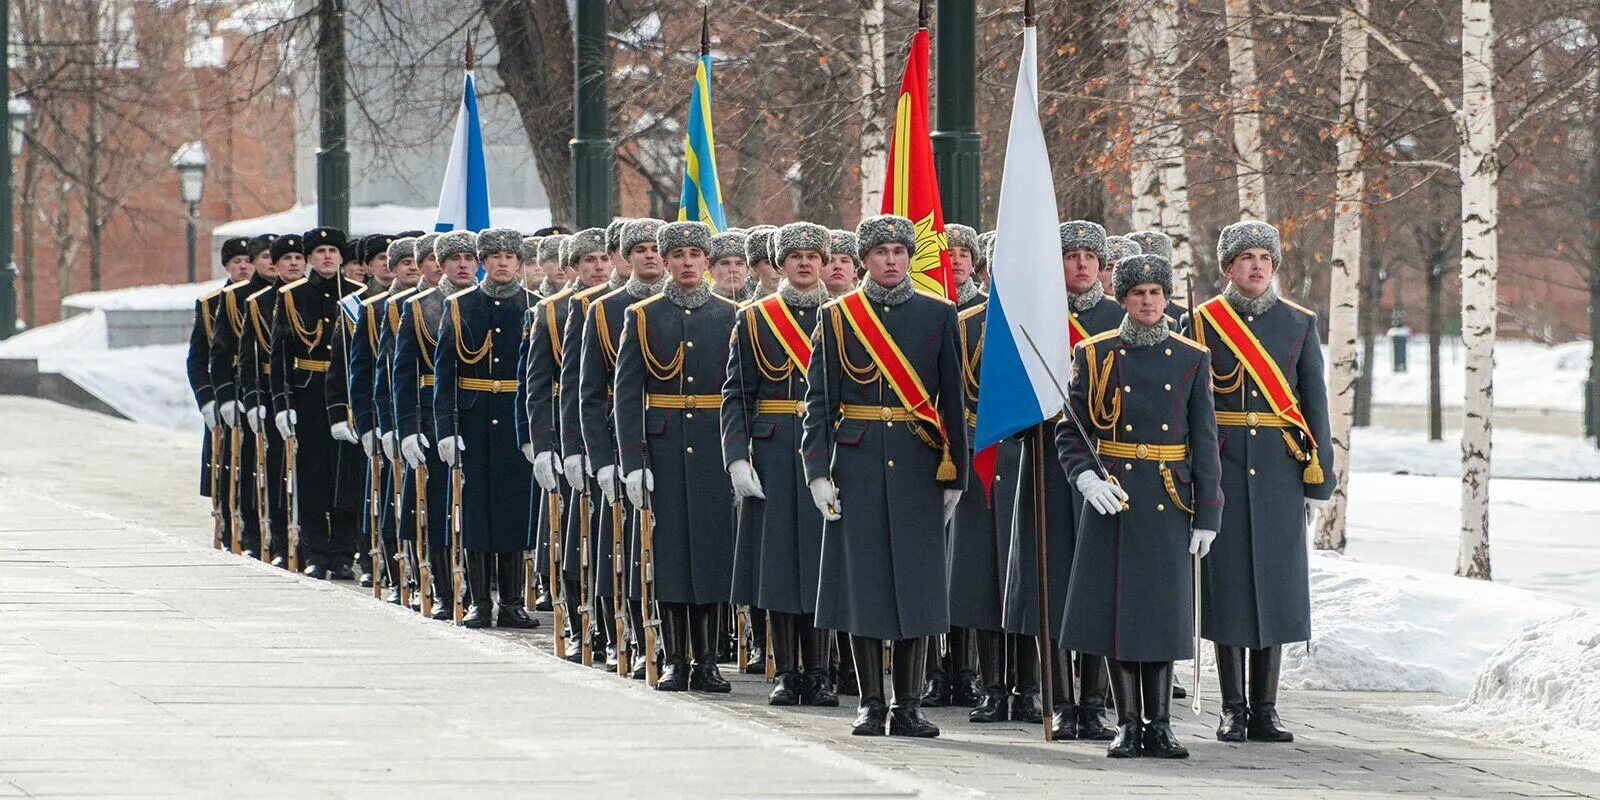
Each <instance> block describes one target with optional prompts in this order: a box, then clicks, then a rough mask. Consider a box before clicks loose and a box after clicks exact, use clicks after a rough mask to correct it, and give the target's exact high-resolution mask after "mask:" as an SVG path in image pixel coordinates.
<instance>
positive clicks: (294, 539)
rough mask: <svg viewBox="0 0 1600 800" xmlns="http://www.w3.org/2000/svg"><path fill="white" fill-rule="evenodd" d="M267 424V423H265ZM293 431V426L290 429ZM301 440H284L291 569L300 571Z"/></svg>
mask: <svg viewBox="0 0 1600 800" xmlns="http://www.w3.org/2000/svg"><path fill="white" fill-rule="evenodd" d="M263 424H266V423H263ZM290 430H291V431H292V430H293V428H291V429H290ZM298 445H299V442H298V440H297V439H296V438H295V436H294V435H293V434H291V435H289V436H286V437H284V440H283V465H284V478H283V480H284V491H285V493H286V495H287V499H288V503H287V504H286V505H288V507H289V522H288V526H287V527H288V534H289V571H290V572H299V571H300V470H299V469H297V468H296V467H295V459H296V458H297V456H298V453H297V451H298V450H299V446H298Z"/></svg>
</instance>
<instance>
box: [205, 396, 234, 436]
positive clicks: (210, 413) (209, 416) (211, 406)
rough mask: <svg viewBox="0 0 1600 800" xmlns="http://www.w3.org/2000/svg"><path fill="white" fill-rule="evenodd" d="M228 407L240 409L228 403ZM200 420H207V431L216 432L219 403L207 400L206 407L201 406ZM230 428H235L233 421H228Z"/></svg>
mask: <svg viewBox="0 0 1600 800" xmlns="http://www.w3.org/2000/svg"><path fill="white" fill-rule="evenodd" d="M227 405H231V406H234V408H236V409H237V408H238V406H237V405H236V404H234V403H227ZM200 419H203V420H205V423H206V430H208V431H214V430H216V429H217V401H215V400H207V401H206V402H205V404H204V405H202V406H200ZM228 427H230V428H231V427H233V420H228Z"/></svg>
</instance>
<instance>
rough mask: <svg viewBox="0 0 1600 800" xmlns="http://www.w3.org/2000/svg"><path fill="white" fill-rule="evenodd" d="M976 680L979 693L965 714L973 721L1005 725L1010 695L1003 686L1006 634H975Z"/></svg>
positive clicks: (996, 632)
mask: <svg viewBox="0 0 1600 800" xmlns="http://www.w3.org/2000/svg"><path fill="white" fill-rule="evenodd" d="M976 633H977V640H978V670H979V672H980V673H981V676H980V678H979V680H981V681H982V682H983V694H982V696H981V697H979V698H978V705H977V707H976V708H974V709H972V711H971V713H969V714H967V719H969V720H971V721H973V722H1005V721H1006V711H1007V708H1008V706H1009V705H1010V700H1011V692H1010V690H1008V689H1007V688H1006V684H1005V675H1006V670H1005V644H1006V635H1005V634H1003V633H1001V632H999V631H977V632H976Z"/></svg>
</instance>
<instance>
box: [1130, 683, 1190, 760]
mask: <svg viewBox="0 0 1600 800" xmlns="http://www.w3.org/2000/svg"><path fill="white" fill-rule="evenodd" d="M1139 683H1140V685H1141V688H1142V689H1143V690H1144V714H1145V716H1146V717H1148V718H1149V720H1150V721H1149V722H1146V723H1145V726H1144V742H1143V751H1142V752H1141V755H1144V756H1148V757H1150V758H1188V757H1189V749H1188V748H1187V747H1184V746H1183V745H1182V744H1180V743H1179V742H1178V737H1177V735H1176V734H1174V733H1173V732H1172V662H1171V661H1146V662H1144V663H1142V664H1140V665H1139Z"/></svg>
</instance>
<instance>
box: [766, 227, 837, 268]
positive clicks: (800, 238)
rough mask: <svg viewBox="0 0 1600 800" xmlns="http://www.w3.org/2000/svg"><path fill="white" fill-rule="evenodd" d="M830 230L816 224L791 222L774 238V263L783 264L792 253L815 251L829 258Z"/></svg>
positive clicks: (779, 230)
mask: <svg viewBox="0 0 1600 800" xmlns="http://www.w3.org/2000/svg"><path fill="white" fill-rule="evenodd" d="M828 246H829V242H828V229H827V228H824V227H822V226H821V225H818V224H816V223H815V222H791V223H789V224H788V225H785V226H783V227H782V228H779V229H778V233H777V235H776V236H774V237H773V238H772V256H773V257H772V263H773V264H782V263H783V260H784V259H785V258H788V257H789V254H790V253H798V252H800V251H802V250H815V251H817V252H818V253H820V254H821V255H822V258H823V260H827V258H828V253H829V251H828Z"/></svg>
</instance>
